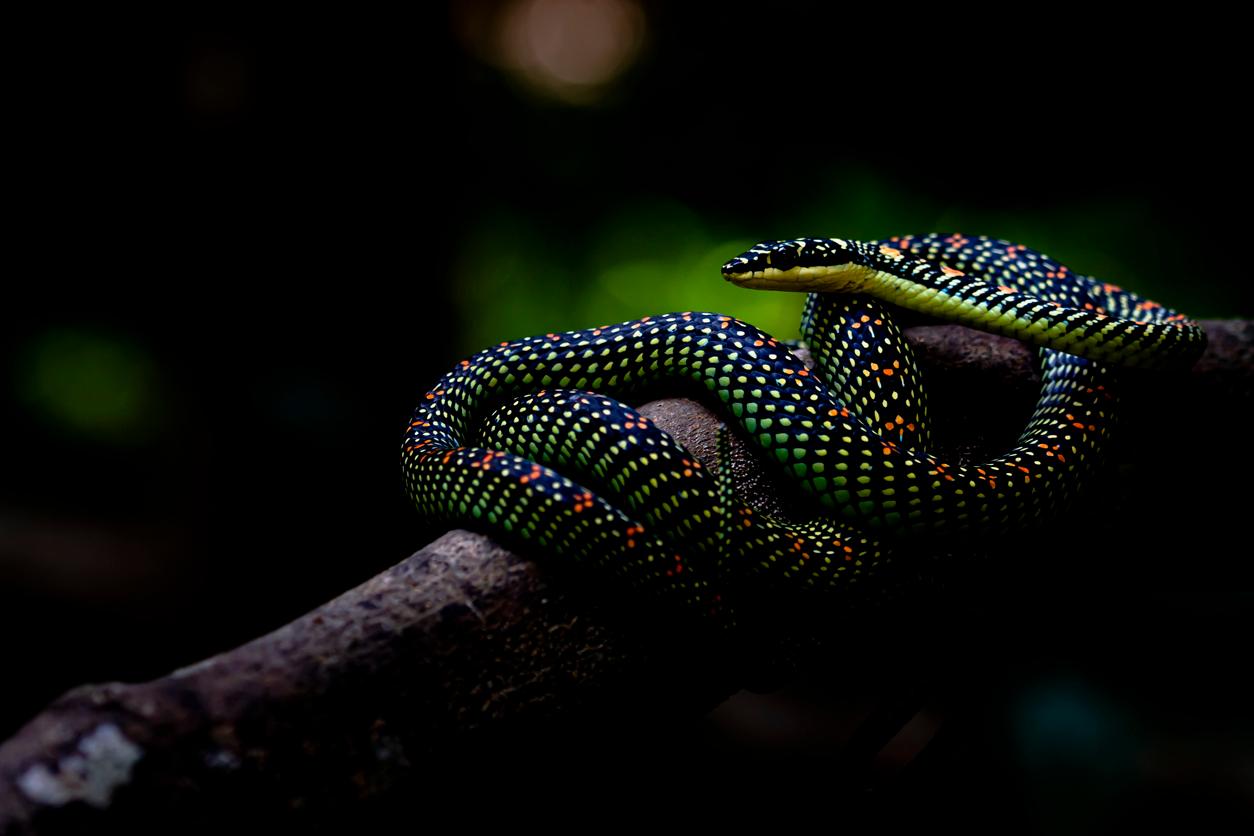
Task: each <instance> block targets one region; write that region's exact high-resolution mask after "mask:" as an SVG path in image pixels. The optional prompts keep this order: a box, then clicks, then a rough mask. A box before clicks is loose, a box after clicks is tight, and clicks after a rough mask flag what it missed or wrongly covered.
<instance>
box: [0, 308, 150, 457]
mask: <svg viewBox="0 0 1254 836" xmlns="http://www.w3.org/2000/svg"><path fill="white" fill-rule="evenodd" d="M16 384H17V394H18V398H19V400H20V402H22V403H23V404H25V406H26V407H27V409H29V410H31V411H32V412H34V413H36V415H37V416H38V418H39V419H41V420H43V421H45V422H47V423H48V424H49V425H51V426H53V427H55V428H57V429H60V430H62V431H65V432H68V433H71V434H75V435H81V436H85V437H87V438H89V439H91V440H95V441H113V442H120V441H125V442H134V441H139V440H142V438H143V436H144V431H145V430H146V429H147V428H149V427H151V426H152V423H153V410H154V406H155V404H156V393H155V389H156V373H155V369H154V367H153V363H152V360H151V359H150V357H149V356H148V355H147V354H146V353H145V352H144V351H143V350H142V349H140V348H139V347H137V346H135V345H133V344H130V343H127V342H125V341H123V340H120V339H116V338H114V337H110V336H106V335H102V334H97V333H92V332H89V331H85V330H77V329H71V328H59V329H53V330H49V331H45V332H44V333H42V334H40V335H38V336H36V337H35V338H33V339H32V340H31V341H30V343H29V344H28V345H27V346H26V350H25V351H24V352H22V353H21V354H20V357H19V363H18V368H17V374H16Z"/></svg>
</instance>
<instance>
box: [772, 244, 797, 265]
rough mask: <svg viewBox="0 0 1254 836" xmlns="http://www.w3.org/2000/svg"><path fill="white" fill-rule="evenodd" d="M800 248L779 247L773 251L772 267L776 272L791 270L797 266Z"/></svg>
mask: <svg viewBox="0 0 1254 836" xmlns="http://www.w3.org/2000/svg"><path fill="white" fill-rule="evenodd" d="M798 251H799V250H798V248H797V247H793V246H786V247H779V248H778V249H775V250H772V251H771V266H772V267H774V268H775V269H776V270H789V269H791V268H793V267H795V266H797V253H798Z"/></svg>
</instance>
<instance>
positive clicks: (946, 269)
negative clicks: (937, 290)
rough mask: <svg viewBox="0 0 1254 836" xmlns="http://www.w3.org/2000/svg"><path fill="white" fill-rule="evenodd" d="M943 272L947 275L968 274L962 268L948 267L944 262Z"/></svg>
mask: <svg viewBox="0 0 1254 836" xmlns="http://www.w3.org/2000/svg"><path fill="white" fill-rule="evenodd" d="M941 272H942V273H944V274H945V275H946V276H965V275H966V273H964V272H962V271H961V270H955V269H954V268H952V267H947V266H945V265H944V264H942V265H941Z"/></svg>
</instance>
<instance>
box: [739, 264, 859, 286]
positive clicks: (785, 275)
mask: <svg viewBox="0 0 1254 836" xmlns="http://www.w3.org/2000/svg"><path fill="white" fill-rule="evenodd" d="M723 278H724V279H726V280H727V281H729V282H731V283H732V284H734V285H736V286H737V287H747V288H752V289H756V290H783V291H795V292H798V293H812V292H829V293H830V292H839V293H853V292H856V291H858V290H861V289H862V288H864V287H866V286H867V284H869V283H870V281H871V280H872V278H873V273H872V271H870V270H868V269H867V268H865V267H861V266H859V265H854V264H838V265H822V266H815V267H802V266H796V267H789V268H788V269H787V270H781V269H779V268H778V267H762V268H761V269H757V270H754V269H746V265H744V264H742V263H741V262H740V260H739V259H733V260H731V261H729V262H727V263H726V264H724V265H723Z"/></svg>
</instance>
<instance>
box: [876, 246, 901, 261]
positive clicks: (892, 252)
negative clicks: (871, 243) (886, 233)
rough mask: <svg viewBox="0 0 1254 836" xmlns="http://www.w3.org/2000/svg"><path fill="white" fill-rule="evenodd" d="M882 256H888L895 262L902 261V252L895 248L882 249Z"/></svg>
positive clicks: (884, 247)
mask: <svg viewBox="0 0 1254 836" xmlns="http://www.w3.org/2000/svg"><path fill="white" fill-rule="evenodd" d="M880 255H883V256H887V257H888V258H891V259H892V260H893V261H898V260H900V259H901V251H900V250H898V249H896V248H894V247H889V246H883V247H880Z"/></svg>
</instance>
